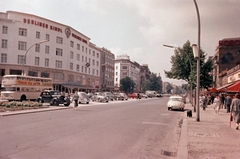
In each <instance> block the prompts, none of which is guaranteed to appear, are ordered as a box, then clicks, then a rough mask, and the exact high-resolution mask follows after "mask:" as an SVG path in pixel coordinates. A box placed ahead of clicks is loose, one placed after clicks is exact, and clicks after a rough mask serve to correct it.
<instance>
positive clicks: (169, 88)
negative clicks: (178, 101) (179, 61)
mask: <svg viewBox="0 0 240 159" xmlns="http://www.w3.org/2000/svg"><path fill="white" fill-rule="evenodd" d="M172 89H173V87H172V85H171V84H170V83H168V84H167V85H166V91H167V93H169V94H170V93H171V92H172Z"/></svg>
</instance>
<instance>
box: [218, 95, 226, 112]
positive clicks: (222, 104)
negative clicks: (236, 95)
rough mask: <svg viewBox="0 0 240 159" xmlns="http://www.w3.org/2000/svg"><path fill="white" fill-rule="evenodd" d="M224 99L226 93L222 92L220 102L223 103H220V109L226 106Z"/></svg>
mask: <svg viewBox="0 0 240 159" xmlns="http://www.w3.org/2000/svg"><path fill="white" fill-rule="evenodd" d="M224 100H225V97H224V95H223V94H222V93H221V95H220V102H221V105H220V108H219V109H223V106H224Z"/></svg>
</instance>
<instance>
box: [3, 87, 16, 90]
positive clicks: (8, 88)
mask: <svg viewBox="0 0 240 159" xmlns="http://www.w3.org/2000/svg"><path fill="white" fill-rule="evenodd" d="M5 89H6V91H16V88H15V87H5Z"/></svg>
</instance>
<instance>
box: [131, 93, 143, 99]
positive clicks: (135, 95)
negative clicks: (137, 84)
mask: <svg viewBox="0 0 240 159" xmlns="http://www.w3.org/2000/svg"><path fill="white" fill-rule="evenodd" d="M128 98H135V99H138V93H132V94H128ZM140 99H141V96H140Z"/></svg>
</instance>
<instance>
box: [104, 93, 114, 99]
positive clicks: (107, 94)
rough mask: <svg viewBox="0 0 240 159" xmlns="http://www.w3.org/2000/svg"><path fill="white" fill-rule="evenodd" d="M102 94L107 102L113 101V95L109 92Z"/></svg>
mask: <svg viewBox="0 0 240 159" xmlns="http://www.w3.org/2000/svg"><path fill="white" fill-rule="evenodd" d="M103 94H104V95H105V96H107V97H108V99H109V100H111V101H113V100H114V95H113V94H112V93H111V92H103Z"/></svg>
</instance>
